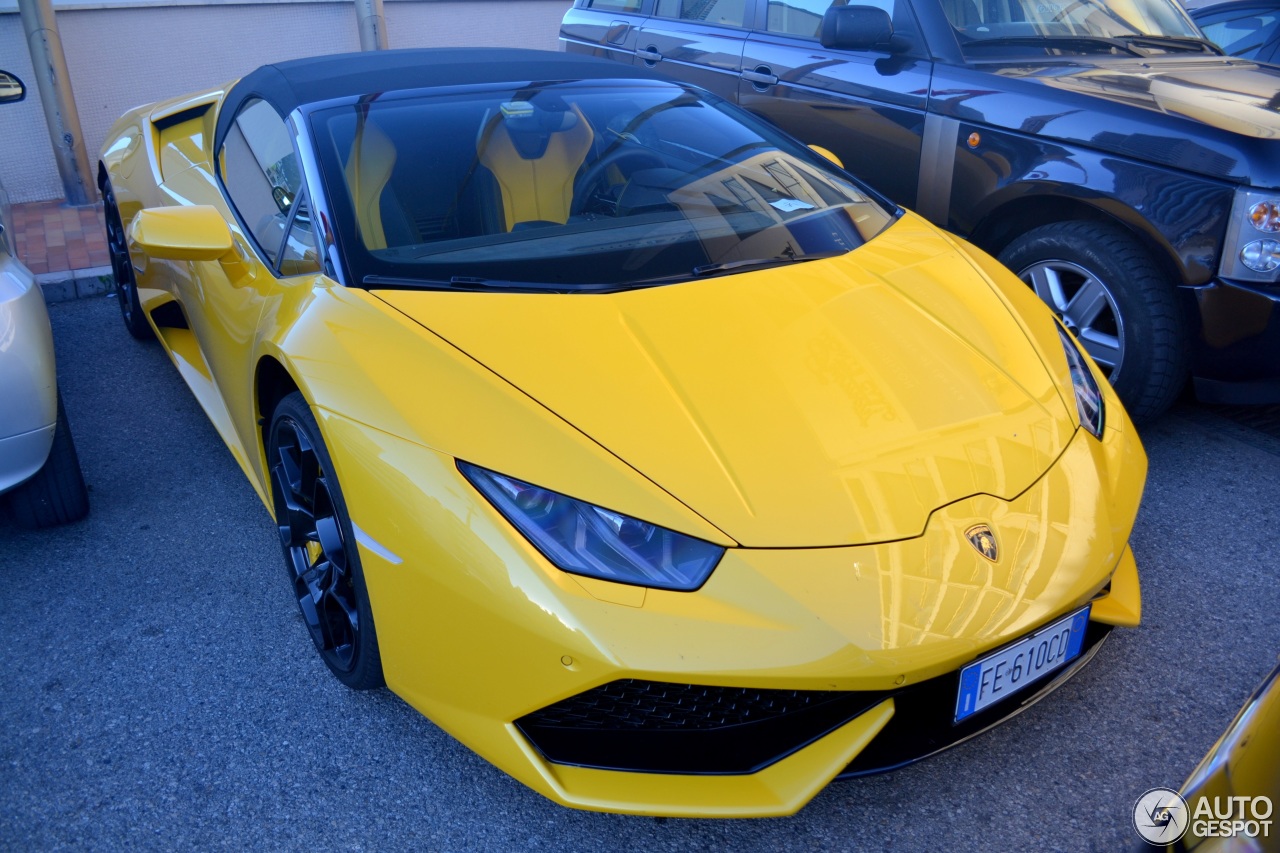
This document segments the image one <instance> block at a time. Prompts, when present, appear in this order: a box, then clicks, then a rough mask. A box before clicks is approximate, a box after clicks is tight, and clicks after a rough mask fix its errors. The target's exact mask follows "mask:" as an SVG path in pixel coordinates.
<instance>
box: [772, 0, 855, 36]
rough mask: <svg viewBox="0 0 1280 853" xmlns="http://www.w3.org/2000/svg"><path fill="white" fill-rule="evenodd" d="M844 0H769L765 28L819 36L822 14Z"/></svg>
mask: <svg viewBox="0 0 1280 853" xmlns="http://www.w3.org/2000/svg"><path fill="white" fill-rule="evenodd" d="M836 5H840V6H843V5H846V4H845V3H844V2H843V0H769V14H768V16H767V18H766V22H765V28H766V29H767V30H768V31H769V32H771V33H779V34H781V35H788V36H800V37H801V38H817V37H818V30H819V29H820V28H821V27H822V16H823V15H825V14H826V13H827V10H828V9H830V8H831V7H832V6H836Z"/></svg>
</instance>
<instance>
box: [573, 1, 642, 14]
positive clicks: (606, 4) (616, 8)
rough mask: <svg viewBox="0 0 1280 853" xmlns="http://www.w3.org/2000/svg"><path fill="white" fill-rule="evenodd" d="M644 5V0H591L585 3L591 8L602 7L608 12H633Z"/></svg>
mask: <svg viewBox="0 0 1280 853" xmlns="http://www.w3.org/2000/svg"><path fill="white" fill-rule="evenodd" d="M643 5H644V0H591V2H590V3H588V4H587V7H588V8H591V9H604V10H607V11H610V12H627V13H630V14H635V13H637V12H639V11H640V7H641V6H643Z"/></svg>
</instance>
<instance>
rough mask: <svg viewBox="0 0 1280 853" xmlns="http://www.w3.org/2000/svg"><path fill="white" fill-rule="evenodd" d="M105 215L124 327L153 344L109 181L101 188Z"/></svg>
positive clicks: (127, 239) (108, 243) (152, 334)
mask: <svg viewBox="0 0 1280 853" xmlns="http://www.w3.org/2000/svg"><path fill="white" fill-rule="evenodd" d="M102 214H103V219H105V220H106V224H107V252H108V254H109V255H110V256H111V272H112V273H113V274H114V278H115V280H116V300H117V301H118V302H119V303H120V316H121V317H122V318H123V319H124V327H125V328H126V329H128V330H129V334H131V335H133V336H134V337H135V338H137V339H138V340H140V341H147V340H151V339H152V338H153V337H155V334H154V333H153V332H152V331H151V326H150V324H148V323H147V318H146V317H144V316H143V314H142V304H141V303H140V302H139V301H138V282H137V280H136V279H135V278H134V276H133V262H132V261H130V260H129V237H128V235H127V234H125V230H124V223H123V222H122V221H121V219H120V208H118V207H117V206H116V196H115V192H114V191H113V190H112V188H111V182H110V181H106V182H105V183H104V184H103V185H102Z"/></svg>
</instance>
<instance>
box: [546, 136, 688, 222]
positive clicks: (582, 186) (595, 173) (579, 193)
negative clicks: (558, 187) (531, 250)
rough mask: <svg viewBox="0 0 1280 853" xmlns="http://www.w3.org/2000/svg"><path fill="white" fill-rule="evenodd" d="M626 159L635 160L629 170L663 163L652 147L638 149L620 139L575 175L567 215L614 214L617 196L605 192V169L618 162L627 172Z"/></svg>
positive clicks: (606, 172) (607, 170)
mask: <svg viewBox="0 0 1280 853" xmlns="http://www.w3.org/2000/svg"><path fill="white" fill-rule="evenodd" d="M628 161H634V165H633V166H632V167H631V169H630V170H629V171H634V170H635V169H639V168H652V167H660V166H663V165H665V164H664V163H663V162H662V159H661V158H660V157H658V156H657V155H656V154H654V153H653V152H651V151H646V150H643V149H641V150H637V149H636V148H633V147H631V146H630V145H628V144H627V142H625V141H624V142H622V143H619V144H618V145H616V147H614V148H612V149H611V150H606V151H605V153H604V154H603V155H601V156H600V158H599V159H597V160H596V161H595V162H594V163H592V164H591V165H590V166H588V167H587V169H586V171H584V172H583V173H582V174H580V175H578V177H577V178H576V179H575V180H574V182H573V202H572V203H571V204H570V205H569V215H570V216H573V215H578V214H583V213H589V212H590V213H608V214H610V215H612V216H616V215H617V213H618V211H617V199H615V198H611V197H610V196H609V195H608V187H609V183H608V173H609V169H611V168H612V167H614V166H617V167H618V168H619V170H622V171H623V173H624V174H626V172H627V171H628V170H623V168H622V164H623V163H626V162H628ZM602 185H603V186H602Z"/></svg>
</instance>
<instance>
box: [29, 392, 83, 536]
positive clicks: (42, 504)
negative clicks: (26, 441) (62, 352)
mask: <svg viewBox="0 0 1280 853" xmlns="http://www.w3.org/2000/svg"><path fill="white" fill-rule="evenodd" d="M9 507H10V509H12V510H13V516H14V520H15V521H17V522H18V524H19V525H21V526H22V527H27V528H33V529H34V528H40V527H52V526H54V525H56V524H70V523H71V522H73V521H79V520H80V519H82V518H84V517H85V516H86V515H88V514H89V490H88V489H87V488H86V487H85V484H84V475H83V474H82V473H81V471H80V457H79V456H77V455H76V445H75V442H74V441H73V440H72V439H71V425H70V424H69V423H68V422H67V413H66V410H65V409H63V408H62V395H61V394H59V395H58V422H57V425H56V426H55V427H54V428H53V446H52V447H50V448H49V458H48V459H46V460H45V461H44V466H43V467H41V469H40V470H39V471H37V472H36V475H35V476H34V477H32V478H31V479H30V480H27V481H26V482H25V483H23V484H22V485H21V486H18V488H16V489H14V490H13V491H12V492H10V493H9Z"/></svg>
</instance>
